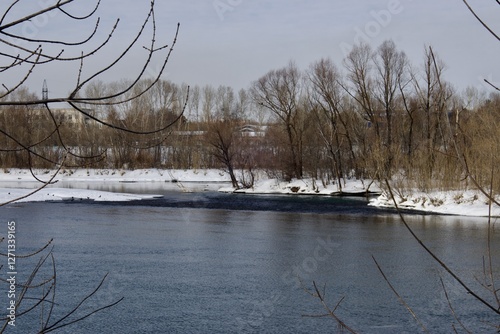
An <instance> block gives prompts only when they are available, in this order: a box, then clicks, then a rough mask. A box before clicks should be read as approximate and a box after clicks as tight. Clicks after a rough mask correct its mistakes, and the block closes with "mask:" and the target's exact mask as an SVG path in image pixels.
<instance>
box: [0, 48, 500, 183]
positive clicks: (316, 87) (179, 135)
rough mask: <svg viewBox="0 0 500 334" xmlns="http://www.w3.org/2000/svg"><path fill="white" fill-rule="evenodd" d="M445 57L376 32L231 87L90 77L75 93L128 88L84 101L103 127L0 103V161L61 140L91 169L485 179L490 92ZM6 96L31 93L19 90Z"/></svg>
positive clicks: (494, 148)
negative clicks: (452, 71)
mask: <svg viewBox="0 0 500 334" xmlns="http://www.w3.org/2000/svg"><path fill="white" fill-rule="evenodd" d="M445 68H446V67H445V63H444V61H443V60H441V58H440V57H439V56H438V55H437V54H436V52H435V51H434V50H433V48H432V47H425V48H424V52H423V56H422V62H421V63H420V64H417V65H414V64H411V63H410V61H409V60H408V58H407V56H406V54H405V53H404V52H403V51H402V50H399V49H398V48H397V46H396V44H395V43H394V42H393V41H391V40H387V41H385V42H383V43H382V44H381V45H379V46H378V47H376V48H373V47H371V46H370V45H367V44H359V45H356V46H354V47H353V48H352V50H351V51H350V53H349V54H348V55H347V56H346V57H345V58H344V59H343V60H342V61H341V62H339V63H335V62H334V61H333V60H332V59H320V60H318V61H316V62H314V63H313V64H311V65H310V66H309V68H307V69H305V70H301V69H299V68H298V67H297V65H296V64H295V63H294V62H292V61H291V62H290V63H288V64H287V65H285V66H284V67H282V68H280V69H275V70H271V71H269V72H268V73H266V74H264V75H262V76H261V77H260V78H258V79H257V80H255V81H254V82H253V83H252V84H251V85H250V88H248V89H242V90H240V91H238V92H235V90H234V89H233V88H231V87H227V86H219V87H213V86H209V85H208V86H203V87H200V86H194V87H191V89H190V90H189V89H188V87H187V85H185V84H176V83H173V82H170V81H166V80H160V81H159V82H157V84H156V85H154V86H152V87H151V88H149V87H150V86H151V84H152V82H151V81H152V80H148V79H141V80H140V81H139V82H138V83H136V84H135V86H134V89H132V90H128V91H127V90H125V89H124V87H128V86H130V84H131V83H130V82H127V81H126V80H122V81H118V82H112V83H104V82H102V81H95V82H90V83H89V84H88V85H87V86H86V89H85V91H83V92H79V94H81V95H82V96H84V98H85V99H99V98H101V97H102V96H106V97H112V96H114V95H115V92H123V91H125V93H124V95H125V96H123V95H121V96H120V99H121V101H127V100H128V97H130V101H129V102H126V103H119V104H118V103H117V104H114V103H112V102H113V101H112V98H111V99H109V100H110V101H111V103H107V104H102V105H95V104H89V105H88V109H85V110H86V111H87V113H88V114H89V115H90V116H93V115H94V116H95V118H96V119H99V120H105V123H106V124H108V125H111V126H105V127H103V126H102V125H100V123H98V122H95V121H94V120H93V118H92V117H90V118H89V117H83V116H82V115H81V114H79V115H80V119H77V120H75V119H73V120H68V119H67V117H64V113H60V114H57V113H55V112H54V113H49V112H46V111H44V108H43V106H40V105H7V106H2V107H1V109H0V119H1V122H2V123H3V124H4V127H5V128H6V129H9V130H10V131H14V132H15V133H16V136H17V137H16V138H20V139H19V140H17V141H13V140H11V138H10V137H9V136H3V137H1V138H0V141H1V143H0V146H1V147H2V148H4V149H3V150H2V152H0V164H1V166H2V167H3V168H12V167H41V168H48V167H50V166H51V161H58V160H59V159H60V155H61V154H62V152H66V150H68V149H69V150H70V151H71V152H73V153H74V157H78V156H86V157H94V158H93V159H87V160H86V162H85V163H86V165H88V167H94V168H131V169H132V168H180V169H188V168H195V169H200V168H224V169H226V170H227V171H228V172H229V174H230V175H231V180H232V182H233V185H234V186H236V187H244V186H251V185H252V183H253V178H254V176H253V172H254V171H255V170H264V171H266V172H267V173H268V174H269V175H271V176H273V177H277V178H281V179H285V180H290V179H292V178H302V177H312V178H315V179H317V180H319V181H321V182H323V183H331V182H336V183H337V184H338V185H339V186H340V187H341V186H342V182H343V180H344V179H346V178H353V177H355V178H367V179H387V178H388V179H392V180H393V181H394V184H396V185H398V184H400V185H401V186H402V187H403V186H404V187H408V186H411V187H412V188H418V189H422V190H429V189H435V188H439V189H451V188H461V187H464V186H468V185H467V183H466V182H464V180H466V179H467V177H468V176H473V179H474V180H475V181H477V182H478V183H479V184H480V185H485V184H487V183H488V182H489V180H490V178H491V177H490V176H491V174H492V173H497V172H498V170H497V169H498V166H500V163H499V162H500V161H497V160H499V159H500V155H499V154H498V153H499V142H498V139H497V138H498V136H497V126H496V125H497V122H498V120H499V116H498V115H499V114H500V113H499V111H500V110H499V109H500V95H499V94H498V93H490V94H485V93H482V92H479V91H478V90H477V89H475V88H472V87H469V88H467V89H466V90H465V91H464V92H460V93H459V92H457V91H456V90H455V89H454V87H453V85H452V83H450V82H448V81H446V78H445ZM188 91H189V93H188ZM139 92H141V94H138V93H139ZM132 97H134V98H132ZM8 98H9V99H11V100H13V101H14V100H20V101H26V100H36V99H37V97H36V94H34V93H33V92H30V91H28V90H27V89H18V90H16V92H14V93H13V94H10V95H9V96H8ZM13 109H14V110H13ZM14 114H15V115H16V116H15V117H12V115H14ZM54 115H55V116H54ZM54 122H55V123H56V124H58V125H57V126H58V131H57V132H55V131H54V130H53V126H49V124H53V123H54ZM172 123H173V125H172V126H170V127H169V128H168V131H162V132H155V131H151V133H149V134H148V130H149V129H158V128H160V129H161V128H167V126H169V125H171V124H172ZM116 127H120V128H127V129H134V131H135V132H136V133H134V131H129V132H123V131H114V128H116ZM145 133H146V135H144V134H145ZM61 137H63V138H64V140H61ZM62 143H64V144H62ZM62 146H64V147H62ZM23 147H30V151H32V152H34V154H27V153H26V150H23V149H22V148H23ZM74 157H73V160H74V161H73V163H74V165H75V166H81V164H80V163H79V162H78V161H77V159H76V158H74ZM70 158H71V157H70ZM67 165H68V166H71V159H70V160H69V161H68V163H67ZM495 189H499V190H500V184H495Z"/></svg>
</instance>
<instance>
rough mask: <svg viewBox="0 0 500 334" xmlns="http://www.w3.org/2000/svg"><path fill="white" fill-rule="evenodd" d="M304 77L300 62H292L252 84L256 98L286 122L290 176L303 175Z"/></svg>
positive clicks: (287, 160)
mask: <svg viewBox="0 0 500 334" xmlns="http://www.w3.org/2000/svg"><path fill="white" fill-rule="evenodd" d="M302 86H303V78H302V74H301V72H300V70H299V69H298V68H297V66H296V65H295V64H294V63H293V62H290V63H289V64H288V66H286V67H284V68H281V69H279V70H272V71H270V72H268V73H267V74H266V75H264V76H263V77H261V78H260V79H259V80H257V81H255V82H254V83H253V84H252V97H253V99H254V101H255V102H256V103H257V104H259V105H261V106H263V107H265V108H266V109H267V110H269V111H271V112H272V113H273V115H274V116H275V117H276V119H277V120H278V121H279V123H280V124H281V126H282V129H283V131H284V132H285V134H286V138H287V153H288V154H287V156H286V157H281V159H283V160H284V162H285V166H284V167H285V171H284V172H285V177H286V178H294V177H296V178H302V173H303V168H302V167H303V166H302V165H303V161H302V159H303V156H302V153H303V152H302V147H303V126H304V122H303V121H304V118H303V116H304V112H305V111H304V110H303V109H302V108H301V105H300V99H301V95H302V89H303V87H302Z"/></svg>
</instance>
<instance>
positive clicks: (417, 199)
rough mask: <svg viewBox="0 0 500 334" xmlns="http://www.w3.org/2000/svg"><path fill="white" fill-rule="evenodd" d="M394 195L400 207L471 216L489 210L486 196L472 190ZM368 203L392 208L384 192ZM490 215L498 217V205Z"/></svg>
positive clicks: (485, 213) (480, 214)
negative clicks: (403, 195)
mask: <svg viewBox="0 0 500 334" xmlns="http://www.w3.org/2000/svg"><path fill="white" fill-rule="evenodd" d="M394 196H396V202H397V203H398V206H399V207H400V208H401V209H408V210H417V211H423V212H432V213H439V214H451V215H460V216H471V217H487V216H488V211H489V205H488V199H487V198H486V196H484V195H483V194H482V193H481V192H479V191H473V190H469V191H435V192H430V193H424V192H414V193H412V194H411V195H408V196H405V197H401V196H399V195H396V194H395V195H394ZM369 205H372V206H376V207H390V208H394V202H393V200H392V199H391V198H390V196H388V195H387V194H385V193H384V194H382V195H380V196H379V197H377V198H375V199H372V200H371V201H370V204H369ZM491 215H492V216H493V217H500V207H498V206H496V205H493V206H492V211H491Z"/></svg>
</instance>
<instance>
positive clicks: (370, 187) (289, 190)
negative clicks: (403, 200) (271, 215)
mask: <svg viewBox="0 0 500 334" xmlns="http://www.w3.org/2000/svg"><path fill="white" fill-rule="evenodd" d="M219 191H222V192H236V193H246V194H297V195H330V196H335V195H356V196H358V195H366V194H374V193H380V189H379V188H378V187H377V186H376V185H375V184H374V183H371V182H370V181H363V180H346V181H344V182H342V186H339V185H338V184H327V185H324V184H322V183H321V181H317V180H314V179H302V180H293V181H291V182H284V181H279V180H276V179H267V178H263V179H260V180H257V181H256V182H255V185H254V187H252V188H250V189H238V190H235V189H234V188H232V187H226V188H221V189H220V190H219Z"/></svg>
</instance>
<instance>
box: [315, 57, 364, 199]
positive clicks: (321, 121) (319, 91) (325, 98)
mask: <svg viewBox="0 0 500 334" xmlns="http://www.w3.org/2000/svg"><path fill="white" fill-rule="evenodd" d="M308 78H309V80H310V82H311V92H310V93H309V94H308V96H309V98H310V100H311V104H312V110H313V111H315V110H316V109H319V110H318V111H319V113H316V117H317V120H318V122H317V129H318V130H319V134H320V135H321V138H322V139H323V142H324V143H325V145H326V147H327V150H328V152H329V156H330V157H331V159H332V162H333V165H334V170H335V175H336V178H337V181H338V184H339V187H340V190H342V179H343V178H344V177H345V176H346V175H345V173H346V172H347V170H349V169H353V170H355V171H356V174H358V172H359V168H358V163H357V157H356V154H355V153H354V139H353V137H352V134H351V128H352V126H351V124H350V123H351V122H350V118H349V117H348V115H347V114H348V113H349V112H350V110H348V104H347V103H346V93H345V91H344V89H343V88H342V85H345V84H343V76H342V74H341V73H340V71H339V70H338V68H337V67H336V66H335V64H334V63H333V61H331V60H330V59H321V60H320V61H318V62H316V63H314V64H312V65H311V68H310V70H309V73H308ZM316 106H317V108H315V107H316ZM344 142H345V143H346V144H344ZM345 157H349V159H348V161H349V166H348V167H347V166H346V167H347V168H345V167H344V160H346V159H345Z"/></svg>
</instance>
